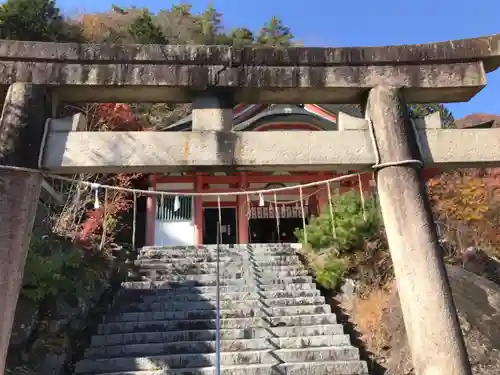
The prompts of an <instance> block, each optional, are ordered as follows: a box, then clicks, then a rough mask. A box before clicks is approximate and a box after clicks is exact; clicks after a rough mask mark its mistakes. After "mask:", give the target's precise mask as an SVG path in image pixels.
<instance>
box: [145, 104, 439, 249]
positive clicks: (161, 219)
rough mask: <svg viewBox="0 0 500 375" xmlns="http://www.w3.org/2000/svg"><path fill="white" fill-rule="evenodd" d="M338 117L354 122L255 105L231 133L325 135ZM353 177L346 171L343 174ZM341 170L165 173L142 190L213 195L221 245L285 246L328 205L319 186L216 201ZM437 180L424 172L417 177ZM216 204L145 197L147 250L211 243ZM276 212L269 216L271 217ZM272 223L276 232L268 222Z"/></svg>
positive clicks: (245, 108) (245, 109)
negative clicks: (243, 192)
mask: <svg viewBox="0 0 500 375" xmlns="http://www.w3.org/2000/svg"><path fill="white" fill-rule="evenodd" d="M340 112H344V113H346V114H348V115H350V116H355V117H361V112H360V110H359V108H358V107H357V106H353V105H314V104H305V105H263V104H252V105H245V104H240V105H237V106H236V107H235V108H234V112H233V113H234V121H233V123H234V125H233V130H234V131H260V132H264V131H283V130H286V131H331V130H338V128H337V117H338V115H339V113H340ZM190 130H191V115H189V116H187V117H185V118H183V119H181V120H179V121H177V122H176V123H174V124H172V125H170V126H168V127H167V128H166V129H165V131H190ZM350 172H354V171H350ZM344 174H346V171H337V172H336V171H332V170H325V171H311V172H294V171H290V172H273V171H269V170H262V171H260V170H259V171H256V170H252V171H247V172H236V173H232V174H226V173H223V172H220V173H213V174H209V173H203V172H199V173H167V174H155V175H151V176H150V184H149V186H150V189H151V190H157V191H171V192H172V191H175V192H180V193H187V192H197V193H201V192H205V193H208V192H220V193H221V195H220V196H219V197H220V207H221V219H222V220H221V221H222V242H223V243H225V244H237V243H239V244H244V243H279V242H282V243H293V242H297V239H296V237H295V235H294V231H295V228H297V227H302V225H303V220H302V212H304V215H305V221H306V222H307V221H308V218H309V217H310V216H311V215H315V214H318V213H319V212H320V209H321V208H322V207H324V206H325V205H327V204H328V193H327V189H326V185H325V184H323V185H320V186H314V187H308V188H303V189H302V198H303V199H302V204H300V191H299V189H294V190H288V191H283V192H277V193H276V204H275V196H274V193H267V194H263V195H262V196H259V195H256V194H250V195H238V196H236V195H224V193H230V192H237V191H247V190H258V189H271V188H279V187H284V186H294V185H299V184H305V183H310V182H313V181H323V180H326V179H330V178H333V177H336V176H342V175H344ZM436 174H437V171H435V170H434V171H431V170H426V171H425V173H424V176H425V178H430V177H432V176H434V175H436ZM361 184H362V188H363V189H362V190H363V192H365V193H370V191H371V190H372V189H373V187H374V181H373V175H372V174H371V173H366V174H364V175H362V177H361ZM331 187H332V190H333V191H335V192H336V193H343V192H346V191H348V190H350V189H359V180H358V178H354V179H352V180H343V181H341V182H340V183H332V184H331ZM218 206H219V203H218V198H217V196H216V195H211V196H195V197H188V196H179V197H167V196H163V197H161V196H156V198H155V197H149V198H148V202H147V213H146V216H147V217H146V244H147V245H201V244H215V243H216V239H217V222H218V219H219V212H218ZM276 208H277V210H276ZM276 213H278V216H279V233H278V226H277V221H276Z"/></svg>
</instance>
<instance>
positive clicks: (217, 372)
mask: <svg viewBox="0 0 500 375" xmlns="http://www.w3.org/2000/svg"><path fill="white" fill-rule="evenodd" d="M221 236H222V231H221V221H220V220H219V221H217V248H216V252H217V255H216V263H217V264H216V270H215V273H216V276H215V279H216V280H215V294H216V295H215V335H216V337H215V375H220V326H221V324H220V272H219V271H220V266H219V262H220V243H221V242H222V238H221Z"/></svg>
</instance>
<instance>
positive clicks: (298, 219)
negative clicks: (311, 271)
mask: <svg viewBox="0 0 500 375" xmlns="http://www.w3.org/2000/svg"><path fill="white" fill-rule="evenodd" d="M276 212H277V213H278V219H276ZM303 212H304V216H305V221H306V224H307V223H308V221H309V220H308V217H309V207H308V206H306V205H304V209H303ZM303 225H304V223H303V221H302V209H301V207H300V205H298V204H296V205H293V206H292V205H281V206H278V209H277V211H276V208H275V207H273V206H269V207H267V206H265V207H252V208H251V209H250V218H249V220H248V230H249V242H251V243H294V242H298V240H297V237H296V236H295V230H296V229H297V228H302V227H303Z"/></svg>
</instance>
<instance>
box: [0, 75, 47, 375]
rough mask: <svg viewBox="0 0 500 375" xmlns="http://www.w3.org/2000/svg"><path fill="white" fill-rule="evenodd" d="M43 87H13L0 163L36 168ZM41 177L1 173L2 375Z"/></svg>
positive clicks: (0, 127) (2, 126)
mask: <svg viewBox="0 0 500 375" xmlns="http://www.w3.org/2000/svg"><path fill="white" fill-rule="evenodd" d="M45 94H46V91H45V89H44V88H43V87H40V86H36V85H30V84H23V83H16V84H14V85H12V86H11V87H10V88H9V92H8V94H7V97H6V99H5V103H4V107H3V111H2V116H1V118H0V164H2V165H15V166H20V167H31V168H36V167H37V165H38V154H39V152H40V148H41V142H42V133H43V125H44V123H45V119H46V117H45V116H46V114H47V112H46V111H47V105H46V104H47V103H46V96H45ZM41 182H42V178H41V176H40V175H39V174H36V173H26V172H20V171H6V170H2V171H0V220H1V221H2V223H4V225H2V226H1V227H0V249H2V251H1V252H0V301H1V302H0V373H4V364H5V356H6V354H7V349H8V345H9V339H10V334H11V328H12V323H13V321H14V313H15V309H16V305H17V300H18V296H19V291H20V289H21V284H22V280H23V272H24V264H25V261H26V254H27V250H28V246H29V242H30V237H31V232H32V228H33V222H34V219H35V215H36V209H37V203H38V197H39V195H40V188H41Z"/></svg>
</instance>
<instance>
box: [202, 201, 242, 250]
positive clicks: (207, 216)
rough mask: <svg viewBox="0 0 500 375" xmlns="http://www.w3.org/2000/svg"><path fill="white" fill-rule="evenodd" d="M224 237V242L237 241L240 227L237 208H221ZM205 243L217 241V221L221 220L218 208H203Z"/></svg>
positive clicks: (222, 240)
mask: <svg viewBox="0 0 500 375" xmlns="http://www.w3.org/2000/svg"><path fill="white" fill-rule="evenodd" d="M221 218H222V226H221V231H222V239H221V242H222V243H223V244H229V245H234V244H235V243H236V242H237V239H238V238H237V233H238V227H237V223H236V208H235V207H223V208H221ZM203 220H204V221H203V243H204V244H205V245H214V244H216V243H217V222H218V221H219V209H218V208H205V209H204V210H203Z"/></svg>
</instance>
